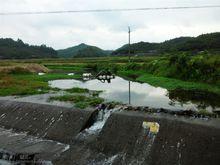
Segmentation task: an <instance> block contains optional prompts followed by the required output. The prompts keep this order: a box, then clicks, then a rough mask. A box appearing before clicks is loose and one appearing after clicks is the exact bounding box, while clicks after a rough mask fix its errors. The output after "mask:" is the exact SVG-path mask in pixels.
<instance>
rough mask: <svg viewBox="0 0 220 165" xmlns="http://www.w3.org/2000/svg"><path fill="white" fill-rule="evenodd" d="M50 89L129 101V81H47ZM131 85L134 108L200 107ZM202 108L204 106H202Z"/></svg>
mask: <svg viewBox="0 0 220 165" xmlns="http://www.w3.org/2000/svg"><path fill="white" fill-rule="evenodd" d="M49 84H50V86H51V87H56V88H60V89H70V88H73V87H80V88H87V89H90V90H102V91H104V92H103V93H101V94H100V97H102V98H104V99H106V100H107V101H118V102H122V103H128V100H129V92H128V91H129V90H128V89H129V81H127V80H125V79H123V78H121V77H116V78H115V79H113V80H111V83H102V82H101V81H99V80H97V79H93V80H88V81H79V80H74V79H69V80H66V79H65V80H53V81H49ZM130 84H131V92H130V95H131V104H132V105H135V106H148V107H153V108H166V109H171V110H180V109H192V110H197V109H198V108H199V107H200V106H201V102H198V103H197V102H193V103H192V102H191V101H184V103H183V102H181V101H180V100H178V101H177V100H175V99H172V100H171V99H170V98H169V95H168V93H169V92H168V91H167V90H166V89H164V88H160V87H154V86H151V85H149V84H147V83H138V82H132V81H131V82H130ZM203 108H204V106H203ZM205 109H207V110H210V111H211V110H212V109H213V107H211V106H209V105H208V104H207V105H205Z"/></svg>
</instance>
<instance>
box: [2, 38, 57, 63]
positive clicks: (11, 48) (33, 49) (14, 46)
mask: <svg viewBox="0 0 220 165" xmlns="http://www.w3.org/2000/svg"><path fill="white" fill-rule="evenodd" d="M56 57H57V52H56V51H55V50H54V49H53V48H50V47H47V46H46V45H41V46H33V45H28V44H25V43H24V42H23V41H22V40H20V39H18V40H17V41H14V40H13V39H11V38H5V39H4V38H0V59H31V58H56Z"/></svg>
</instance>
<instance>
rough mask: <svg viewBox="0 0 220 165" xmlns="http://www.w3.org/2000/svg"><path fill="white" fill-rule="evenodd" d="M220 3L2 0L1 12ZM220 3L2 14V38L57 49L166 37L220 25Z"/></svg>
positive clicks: (216, 28) (202, 0)
mask: <svg viewBox="0 0 220 165" xmlns="http://www.w3.org/2000/svg"><path fill="white" fill-rule="evenodd" d="M201 5H220V1H219V0H0V12H25V11H54V10H81V9H82V10H83V9H111V8H143V7H167V6H201ZM219 16H220V8H211V9H187V10H155V11H132V12H111V13H75V14H74V13H72V14H47V15H20V16H15V15H13V16H0V38H13V39H16V40H17V38H20V39H22V40H23V41H24V42H25V43H29V44H35V45H37V44H39V45H40V44H46V45H47V46H51V47H53V48H55V49H62V48H67V47H70V46H73V45H77V44H80V43H86V44H90V45H95V46H98V47H100V48H103V49H115V48H118V47H120V46H122V45H124V44H126V43H127V27H128V26H130V27H131V30H132V34H131V41H132V42H139V41H148V42H161V41H164V40H168V39H171V38H174V37H179V36H197V35H200V34H202V33H209V32H216V31H220V17H219Z"/></svg>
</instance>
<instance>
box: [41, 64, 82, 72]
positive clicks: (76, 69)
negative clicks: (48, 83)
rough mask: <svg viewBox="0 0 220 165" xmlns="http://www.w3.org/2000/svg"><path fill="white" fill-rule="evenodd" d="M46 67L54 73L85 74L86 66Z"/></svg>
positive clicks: (56, 65)
mask: <svg viewBox="0 0 220 165" xmlns="http://www.w3.org/2000/svg"><path fill="white" fill-rule="evenodd" d="M45 66H46V67H47V68H48V69H51V70H54V71H66V72H83V71H84V70H85V65H84V64H75V65H71V64H64V65H63V64H46V65H45Z"/></svg>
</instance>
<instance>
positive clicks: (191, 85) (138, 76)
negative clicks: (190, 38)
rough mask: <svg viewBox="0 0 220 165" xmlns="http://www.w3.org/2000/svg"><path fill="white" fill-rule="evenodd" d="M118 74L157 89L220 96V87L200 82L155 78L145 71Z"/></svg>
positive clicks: (129, 71)
mask: <svg viewBox="0 0 220 165" xmlns="http://www.w3.org/2000/svg"><path fill="white" fill-rule="evenodd" d="M118 74H119V75H120V76H122V77H124V78H128V79H131V80H133V81H139V82H142V83H149V84H150V85H153V86H156V87H163V88H166V89H168V90H175V89H184V90H198V91H208V92H211V93H216V94H218V95H220V86H217V85H210V84H207V83H200V82H189V81H182V80H178V79H174V78H167V77H161V76H155V75H152V74H149V73H146V72H144V71H134V70H126V71H119V72H118Z"/></svg>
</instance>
